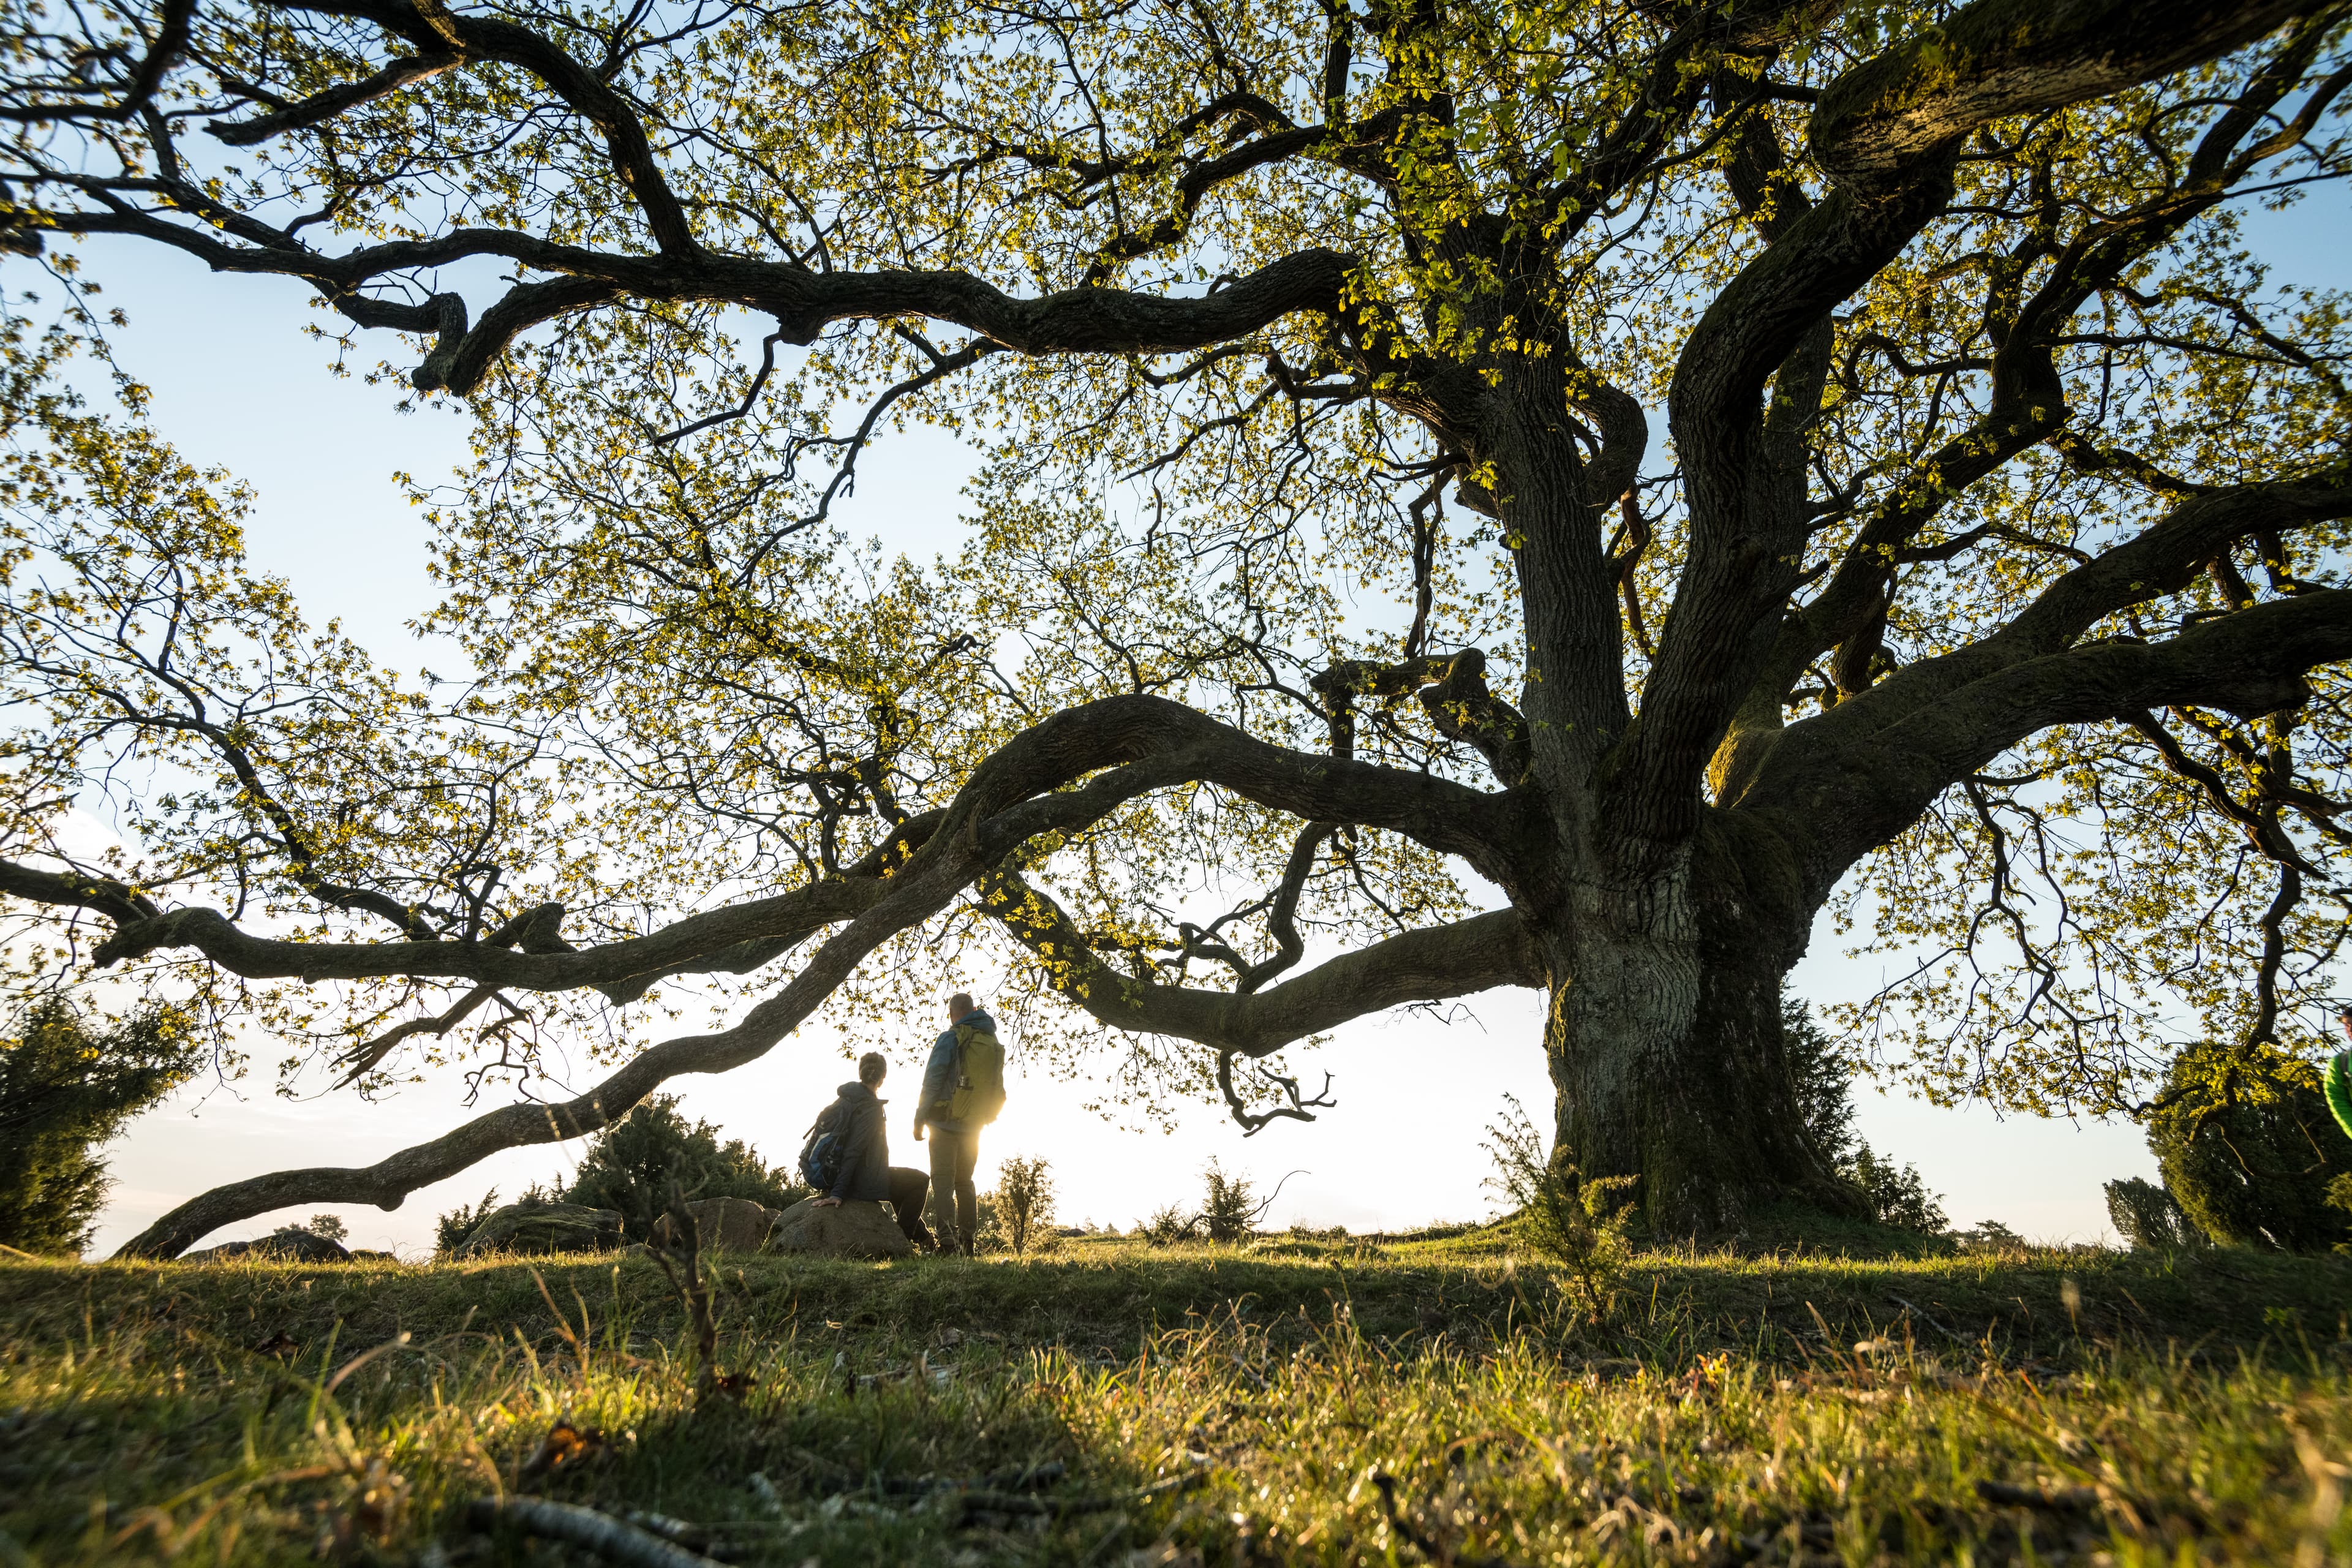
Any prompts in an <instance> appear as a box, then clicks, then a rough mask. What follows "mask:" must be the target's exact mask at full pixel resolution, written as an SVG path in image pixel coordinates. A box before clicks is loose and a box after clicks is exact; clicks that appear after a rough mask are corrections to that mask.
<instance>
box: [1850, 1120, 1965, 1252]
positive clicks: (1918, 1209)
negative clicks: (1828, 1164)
mask: <svg viewBox="0 0 2352 1568" xmlns="http://www.w3.org/2000/svg"><path fill="white" fill-rule="evenodd" d="M1838 1174H1839V1175H1841V1176H1843V1177H1844V1178H1845V1179H1846V1180H1847V1181H1849V1182H1852V1183H1853V1184H1854V1185H1855V1186H1857V1187H1860V1188H1861V1189H1862V1195H1863V1196H1864V1197H1866V1198H1868V1199H1869V1200H1870V1206H1871V1208H1872V1210H1873V1211H1874V1213H1875V1214H1876V1215H1877V1216H1878V1223H1879V1224H1881V1225H1891V1226H1895V1228H1896V1229H1898V1230H1916V1231H1918V1232H1920V1233H1921V1234H1923V1235H1927V1236H1939V1235H1941V1234H1942V1233H1943V1230H1944V1227H1945V1226H1948V1225H1949V1224H1950V1223H1951V1219H1950V1216H1948V1215H1946V1214H1945V1213H1944V1204H1943V1194H1940V1193H1931V1192H1929V1191H1928V1190H1927V1182H1926V1181H1925V1180H1924V1179H1922V1178H1921V1176H1920V1174H1919V1167H1918V1166H1916V1165H1905V1166H1902V1167H1900V1168H1897V1167H1896V1165H1895V1162H1894V1161H1893V1160H1892V1159H1888V1158H1885V1157H1882V1156H1881V1155H1879V1154H1878V1153H1876V1152H1874V1151H1873V1150H1872V1148H1871V1146H1870V1145H1869V1144H1868V1143H1866V1142H1864V1141H1863V1140H1861V1139H1859V1138H1857V1139H1855V1140H1854V1141H1853V1156H1852V1157H1851V1158H1849V1159H1847V1160H1845V1161H1844V1162H1843V1163H1841V1164H1840V1165H1839V1166H1838Z"/></svg>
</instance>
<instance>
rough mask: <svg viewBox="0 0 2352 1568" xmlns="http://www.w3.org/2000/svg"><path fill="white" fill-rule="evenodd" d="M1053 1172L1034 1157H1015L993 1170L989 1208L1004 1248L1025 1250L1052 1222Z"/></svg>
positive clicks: (1051, 1167) (1016, 1250)
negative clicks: (994, 1217) (993, 1180)
mask: <svg viewBox="0 0 2352 1568" xmlns="http://www.w3.org/2000/svg"><path fill="white" fill-rule="evenodd" d="M1052 1172H1053V1166H1052V1165H1051V1164H1050V1163H1047V1162H1046V1161H1045V1159H1043V1158H1042V1157H1039V1156H1034V1155H1032V1156H1028V1157H1025V1158H1024V1156H1021V1155H1018V1154H1016V1155H1014V1156H1013V1158H1011V1159H1009V1160H1007V1161H1005V1162H1004V1163H1003V1164H1001V1165H999V1166H998V1167H997V1168H996V1190H995V1191H994V1192H992V1193H991V1194H989V1200H990V1206H991V1207H992V1209H994V1211H995V1216H996V1224H997V1227H998V1228H999V1229H1000V1230H1001V1231H1002V1232H1003V1237H1004V1242H1005V1245H1006V1246H1008V1247H1012V1248H1013V1251H1014V1252H1016V1253H1020V1252H1026V1251H1028V1250H1029V1243H1030V1241H1031V1239H1032V1238H1033V1237H1034V1236H1035V1235H1036V1234H1037V1232H1039V1231H1040V1230H1043V1229H1044V1228H1045V1226H1049V1225H1051V1224H1053V1222H1054V1178H1053V1175H1052Z"/></svg>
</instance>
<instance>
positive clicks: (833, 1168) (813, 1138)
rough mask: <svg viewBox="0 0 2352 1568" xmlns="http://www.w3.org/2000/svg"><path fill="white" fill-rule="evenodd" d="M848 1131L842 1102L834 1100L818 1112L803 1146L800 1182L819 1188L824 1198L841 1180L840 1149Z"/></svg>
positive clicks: (818, 1190)
mask: <svg viewBox="0 0 2352 1568" xmlns="http://www.w3.org/2000/svg"><path fill="white" fill-rule="evenodd" d="M846 1131H849V1118H848V1116H847V1114H846V1113H845V1110H844V1109H843V1106H842V1103H841V1101H840V1100H835V1101H834V1102H833V1103H832V1104H831V1105H828V1106H826V1107H825V1108H824V1110H820V1111H818V1112H817V1113H816V1120H815V1121H813V1122H811V1123H810V1124H809V1130H808V1137H807V1138H806V1140H804V1141H803V1142H802V1144H801V1180H802V1181H803V1182H806V1183H807V1184H809V1185H810V1186H812V1187H814V1188H815V1189H816V1193H817V1195H818V1196H819V1197H823V1196H824V1194H827V1193H829V1192H831V1191H833V1184H834V1183H835V1182H836V1181H839V1180H840V1179H841V1146H842V1144H843V1143H844V1142H845V1139H844V1138H843V1136H842V1135H843V1134H844V1133H845V1132H846Z"/></svg>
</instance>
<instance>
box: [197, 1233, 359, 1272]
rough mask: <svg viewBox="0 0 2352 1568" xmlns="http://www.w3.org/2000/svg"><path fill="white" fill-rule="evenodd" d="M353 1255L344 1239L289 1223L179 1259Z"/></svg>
mask: <svg viewBox="0 0 2352 1568" xmlns="http://www.w3.org/2000/svg"><path fill="white" fill-rule="evenodd" d="M350 1257H351V1254H350V1253H348V1252H346V1251H344V1250H343V1247H342V1244H341V1242H335V1241H330V1240H328V1239H327V1238H326V1237H323V1236H314V1235H312V1234H311V1233H310V1231H307V1230H298V1229H295V1228H293V1227H292V1226H289V1227H288V1228H286V1229H284V1230H279V1231H273V1232H271V1233H270V1234H269V1235H268V1236H265V1237H261V1238H260V1239H259V1240H257V1241H224V1242H222V1243H221V1244H220V1245H219V1246H218V1247H205V1249H204V1250H203V1251H201V1252H184V1253H182V1254H181V1255H180V1261H181V1262H183V1263H226V1262H227V1261H228V1260H229V1259H230V1258H278V1259H282V1260H283V1261H286V1262H289V1263H341V1262H344V1261H346V1260H347V1259H349V1258H350Z"/></svg>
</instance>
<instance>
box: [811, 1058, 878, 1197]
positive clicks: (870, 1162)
mask: <svg viewBox="0 0 2352 1568" xmlns="http://www.w3.org/2000/svg"><path fill="white" fill-rule="evenodd" d="M883 1104H884V1101H883V1100H882V1099H881V1097H880V1096H878V1095H877V1094H876V1093H875V1092H874V1091H873V1090H872V1089H868V1088H866V1086H865V1085H864V1084H862V1083H859V1082H857V1081H856V1079H852V1080H851V1081H849V1082H848V1083H845V1084H843V1085H842V1086H841V1105H842V1114H843V1120H844V1121H845V1122H846V1125H845V1126H844V1127H843V1128H842V1130H841V1166H840V1171H841V1173H840V1174H839V1175H838V1176H836V1177H835V1178H834V1183H833V1190H832V1191H831V1192H829V1193H827V1194H824V1195H825V1196H826V1197H829V1198H840V1199H842V1200H843V1201H844V1202H845V1203H868V1204H878V1203H880V1202H881V1201H882V1200H883V1199H885V1198H887V1197H888V1196H889V1195H890V1134H889V1132H888V1131H887V1130H886V1129H885V1128H884V1127H883V1125H882V1107H883Z"/></svg>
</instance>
